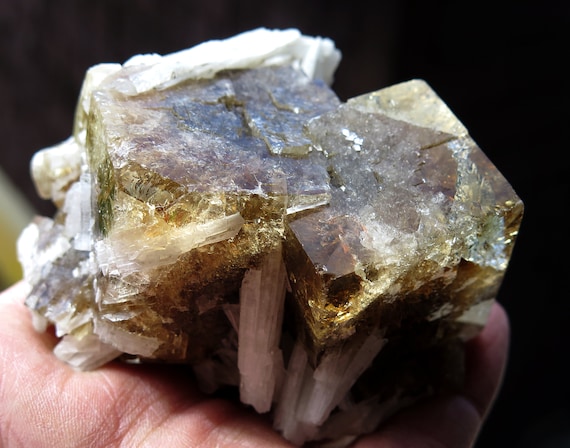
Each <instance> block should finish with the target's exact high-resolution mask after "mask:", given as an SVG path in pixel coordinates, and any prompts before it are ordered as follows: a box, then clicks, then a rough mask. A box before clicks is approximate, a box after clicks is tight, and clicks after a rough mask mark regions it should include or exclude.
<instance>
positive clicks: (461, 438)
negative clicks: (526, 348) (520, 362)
mask: <svg viewBox="0 0 570 448" xmlns="http://www.w3.org/2000/svg"><path fill="white" fill-rule="evenodd" d="M508 346H509V323H508V319H507V316H506V313H505V311H504V309H503V308H502V307H501V306H500V305H499V304H495V305H494V306H493V309H492V311H491V314H490V317H489V320H488V323H487V325H486V327H485V328H484V329H483V331H482V332H481V333H480V334H479V335H478V336H477V337H476V338H475V339H474V340H472V341H470V342H469V343H468V344H467V347H466V358H467V364H466V367H467V376H466V386H465V391H464V393H463V394H462V395H454V396H450V397H438V398H435V399H432V400H429V401H426V402H425V403H420V404H419V405H417V406H414V407H411V408H409V409H407V410H405V411H402V412H401V413H399V414H398V415H396V416H395V417H394V418H393V419H391V420H390V421H389V422H387V423H386V425H384V426H383V427H382V428H381V429H380V431H379V432H377V433H376V434H372V435H369V436H366V437H363V438H362V440H360V441H359V442H358V443H357V444H356V445H355V447H358V448H372V447H382V448H395V447H398V448H405V447H442V448H443V447H448V448H464V447H471V446H473V444H474V443H475V441H476V438H477V435H478V433H479V431H480V429H481V426H482V424H483V421H484V419H485V417H486V415H487V413H488V411H489V409H490V407H491V406H492V403H493V401H494V399H495V396H496V394H497V391H498V390H499V387H500V385H501V381H502V378H503V373H504V369H505V365H506V361H507V354H508Z"/></svg>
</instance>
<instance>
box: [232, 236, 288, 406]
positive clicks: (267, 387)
mask: <svg viewBox="0 0 570 448" xmlns="http://www.w3.org/2000/svg"><path fill="white" fill-rule="evenodd" d="M286 284H287V274H286V271H285V265H284V264H283V258H282V255H281V247H279V249H278V250H276V251H275V252H273V253H271V254H269V255H268V256H267V257H266V259H265V260H264V262H263V263H262V264H261V266H260V267H259V268H258V269H250V270H249V271H248V272H247V273H246V274H245V276H244V279H243V282H242V286H241V290H240V321H239V333H238V334H239V350H238V367H239V371H240V375H241V384H240V397H241V401H242V402H244V403H247V404H251V405H252V406H253V407H254V408H255V409H256V410H257V411H258V412H267V411H269V410H270V408H271V405H272V402H273V399H274V398H273V396H274V393H275V392H276V391H277V390H278V388H279V386H280V380H281V378H282V376H283V356H282V354H281V350H280V348H279V342H280V339H281V322H282V320H283V302H284V300H285V291H286Z"/></svg>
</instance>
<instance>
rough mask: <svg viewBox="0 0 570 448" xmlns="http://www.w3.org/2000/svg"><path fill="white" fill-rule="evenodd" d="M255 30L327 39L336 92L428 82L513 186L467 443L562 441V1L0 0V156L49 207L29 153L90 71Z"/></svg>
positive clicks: (565, 311) (49, 134)
mask: <svg viewBox="0 0 570 448" xmlns="http://www.w3.org/2000/svg"><path fill="white" fill-rule="evenodd" d="M258 26H265V27H268V28H288V27H294V28H298V29H300V30H301V31H302V32H303V33H304V34H308V35H320V36H325V37H330V38H332V39H333V40H334V41H335V43H336V45H337V47H338V48H339V49H340V50H341V51H342V53H343V60H342V62H341V65H340V67H339V69H338V70H337V73H336V78H335V83H334V86H333V87H334V88H335V90H336V91H337V93H338V94H339V96H340V97H341V98H342V99H346V98H349V97H351V96H355V95H358V94H361V93H365V92H368V91H372V90H376V89H378V88H381V87H384V86H387V85H389V84H393V83H397V82H400V81H405V80H408V79H411V78H423V79H425V80H426V81H428V83H430V84H431V86H432V87H433V88H434V89H435V90H436V92H438V93H439V95H440V96H441V97H442V98H443V99H444V100H445V101H446V102H447V103H448V104H449V106H450V107H451V108H452V110H453V111H454V112H455V113H456V115H457V116H458V117H459V118H460V119H461V120H462V121H463V123H464V124H465V125H466V126H467V128H468V129H469V130H470V132H471V135H472V136H473V138H474V139H475V140H476V141H477V142H478V144H479V146H481V148H482V149H483V150H484V151H485V152H486V153H487V154H488V156H489V157H490V158H491V160H493V161H494V162H495V164H496V165H497V167H498V168H499V169H500V170H501V171H502V172H503V174H504V175H505V177H506V178H507V179H508V180H509V181H510V182H511V184H512V185H513V186H514V188H515V190H516V191H517V192H518V194H519V195H520V197H521V198H522V199H523V201H524V202H525V205H526V209H525V210H526V215H525V219H524V220H523V225H522V228H521V233H520V236H519V239H518V241H517V245H516V248H515V252H514V256H513V259H512V262H511V264H510V266H509V270H508V272H507V276H506V279H505V283H504V285H503V287H502V289H501V293H500V296H499V301H500V302H501V303H502V304H503V305H504V306H505V308H506V309H507V311H508V313H509V316H510V319H511V325H512V344H511V353H510V360H509V365H508V369H507V372H506V377H505V381H504V385H503V388H502V391H501V393H500V395H499V397H498V400H497V402H496V405H495V407H494V409H493V411H492V413H491V415H490V418H489V420H488V421H487V423H486V425H485V427H484V429H483V432H482V434H481V436H480V439H479V442H478V444H477V447H478V448H487V447H525V448H526V447H547V448H555V447H556V448H559V447H570V396H569V395H570V386H569V384H568V382H569V381H570V368H569V365H568V364H569V363H568V344H569V342H570V338H569V337H568V328H570V312H569V311H570V304H569V298H568V292H567V288H566V287H563V286H565V284H566V282H567V279H568V276H569V274H568V273H567V266H566V261H565V260H566V259H567V256H568V249H569V247H568V236H567V232H568V230H567V229H568V220H567V218H566V217H565V209H566V208H568V206H569V205H570V202H569V198H568V195H569V183H570V181H569V177H570V173H568V164H567V162H566V159H565V157H566V154H567V153H568V151H569V150H570V145H569V144H568V141H567V138H566V132H565V131H566V129H567V127H568V119H569V118H570V117H569V112H568V110H569V107H570V104H569V103H570V88H569V83H568V80H567V76H568V75H567V71H566V68H565V63H566V60H567V59H568V56H569V50H568V44H570V40H569V38H568V34H567V32H566V31H565V30H566V28H568V27H570V2H567V1H563V0H559V1H555V0H545V1H541V2H538V1H534V2H530V1H518V2H501V1H500V0H497V1H495V2H494V3H485V2H481V1H480V2H462V1H447V2H435V3H434V2H427V1H412V0H402V1H397V0H394V1H376V2H360V1H324V0H323V1H301V0H287V1H282V0H278V1H273V2H272V1H257V0H249V1H242V2H238V1H224V0H208V1H206V2H198V1H188V0H187V1H181V0H168V1H160V2H159V1H150V0H148V1H142V0H141V1H120V0H113V1H111V0H108V1H98V2H95V1H76V0H49V1H41V0H0V100H1V107H0V113H1V116H0V139H1V149H0V167H1V168H2V169H3V170H4V171H5V172H6V173H7V174H8V175H9V176H10V177H11V178H12V180H13V181H14V182H15V183H16V185H18V186H19V187H20V188H21V190H22V191H23V192H24V194H25V195H26V196H27V198H28V199H29V200H30V202H31V203H32V204H33V205H34V206H35V208H36V210H37V211H38V212H40V213H43V214H51V212H52V208H51V206H50V205H49V204H48V203H46V202H44V201H40V200H38V199H37V196H36V194H35V191H34V189H33V186H32V183H31V180H30V177H29V172H28V165H29V159H30V157H31V155H32V154H33V153H34V152H35V151H36V150H38V149H40V148H43V147H46V146H50V145H53V144H55V143H58V142H59V141H61V140H63V139H65V138H66V137H67V136H69V135H70V133H71V126H72V119H73V112H74V108H75V102H76V100H77V96H78V93H79V88H80V85H81V81H82V79H83V76H84V73H85V70H86V69H87V68H88V67H90V66H91V65H94V64H96V63H99V62H124V61H125V60H126V59H128V58H129V57H130V56H131V55H133V54H138V53H146V52H156V53H161V54H164V53H169V52H172V51H176V50H180V49H183V48H186V47H189V46H192V45H195V44H197V43H200V42H202V41H204V40H209V39H214V38H224V37H229V36H231V35H233V34H236V33H238V32H241V31H245V30H248V29H251V28H255V27H258ZM2 212H7V211H2Z"/></svg>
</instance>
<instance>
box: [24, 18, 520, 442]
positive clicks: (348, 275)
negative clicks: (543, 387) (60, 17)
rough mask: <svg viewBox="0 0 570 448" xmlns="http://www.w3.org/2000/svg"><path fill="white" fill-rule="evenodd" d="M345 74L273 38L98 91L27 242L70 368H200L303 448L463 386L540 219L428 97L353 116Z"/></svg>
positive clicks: (289, 38)
mask: <svg viewBox="0 0 570 448" xmlns="http://www.w3.org/2000/svg"><path fill="white" fill-rule="evenodd" d="M339 60H340V53H339V52H338V50H336V48H334V45H333V44H332V42H331V41H330V40H328V39H322V38H312V37H307V36H302V35H301V34H300V33H299V32H298V31H296V30H282V31H280V30H266V29H258V30H254V31H251V32H247V33H243V34H241V35H238V36H235V37H233V38H230V39H227V40H225V41H212V42H208V43H206V44H202V45H200V46H197V47H194V48H191V49H189V50H185V51H182V52H179V53H173V54H171V55H166V56H157V55H144V56H136V57H134V58H132V59H131V60H129V61H127V62H126V63H125V64H123V65H118V64H102V65H98V66H95V67H93V68H91V69H90V70H89V71H88V73H87V75H86V78H85V82H84V85H83V89H82V92H81V95H80V99H79V102H78V107H77V114H76V120H75V126H74V133H73V135H72V136H71V137H70V138H69V139H68V140H66V141H65V142H63V143H61V144H60V145H58V146H55V147H53V148H47V149H45V150H42V151H40V152H38V153H37V154H36V155H35V156H34V158H33V160H32V173H33V177H34V181H35V183H36V186H37V190H38V193H39V194H40V195H41V196H42V197H45V198H50V199H52V200H53V201H54V203H55V204H56V205H57V206H58V212H57V214H56V216H54V217H53V219H51V218H46V217H38V218H36V219H35V220H34V222H32V223H31V224H30V225H29V226H28V227H27V228H26V229H25V230H24V232H23V233H22V235H21V237H20V239H19V254H20V260H21V263H22V265H23V268H24V276H25V281H26V282H27V283H28V284H29V295H28V297H27V301H26V304H27V306H28V307H29V308H30V310H31V311H32V313H33V316H34V323H35V325H36V328H37V329H38V330H40V331H41V330H43V329H45V327H46V326H47V325H54V326H55V329H56V333H57V335H58V336H60V337H61V340H60V342H59V344H58V345H57V346H56V348H55V354H56V356H58V357H59V358H60V359H62V360H63V361H65V362H67V363H69V364H70V365H72V366H73V367H75V368H77V369H81V370H88V369H95V368H97V367H99V366H101V365H104V364H105V363H107V362H109V361H111V360H113V359H116V358H119V359H123V360H130V361H133V360H136V361H140V362H145V361H153V360H160V361H166V362H173V363H187V364H189V365H191V366H192V369H193V371H194V373H195V376H196V378H197V380H198V382H199V384H200V386H201V387H202V389H203V390H204V391H206V392H213V391H215V390H216V389H218V388H220V387H222V386H236V387H239V390H240V397H241V400H242V401H243V402H244V403H246V404H249V405H251V406H253V407H254V408H255V409H256V410H257V411H258V412H271V413H272V417H273V422H274V427H275V428H276V429H277V430H279V431H280V432H281V433H282V434H283V436H284V437H285V438H287V439H288V440H290V441H291V442H293V443H295V444H297V445H302V444H303V443H305V442H307V441H311V440H320V441H322V442H323V443H325V442H327V441H331V443H332V442H335V443H336V445H335V446H340V445H341V444H342V443H349V442H350V441H351V440H352V439H353V438H354V437H357V436H358V435H359V434H362V433H365V432H368V431H371V430H373V429H374V428H375V427H376V426H377V425H378V424H379V423H380V422H381V421H382V420H383V419H385V418H386V417H387V416H389V415H390V414H392V413H393V412H395V411H397V410H398V409H399V408H400V407H402V406H405V405H407V404H409V403H411V402H413V401H415V400H417V399H420V398H421V397H423V396H425V395H426V394H428V393H433V392H434V391H435V392H437V391H438V390H442V389H445V388H449V387H455V386H457V385H459V384H460V381H461V375H462V366H463V364H462V362H463V361H462V353H463V351H462V343H463V342H464V341H465V340H467V339H469V338H471V337H473V336H474V335H476V334H477V333H478V331H480V329H481V328H482V327H483V326H484V325H485V322H486V319H487V314H488V311H489V309H490V306H491V304H492V303H493V301H494V300H495V298H496V296H497V293H498V291H499V288H500V285H501V281H502V279H503V277H504V274H505V271H506V269H507V266H508V262H509V260H510V257H511V254H512V250H513V246H514V243H515V238H516V235H517V232H518V229H519V225H520V221H521V219H522V214H523V204H522V202H521V200H520V199H519V198H518V197H517V195H516V193H515V192H514V190H513V189H512V187H511V186H510V185H509V183H508V182H507V181H506V180H505V179H504V177H503V176H502V175H501V173H500V172H499V171H498V170H497V169H496V168H495V167H494V166H493V164H492V163H491V162H490V161H489V159H488V158H487V157H486V156H485V154H484V153H483V152H482V151H481V150H480V149H479V147H478V146H477V145H476V143H475V142H474V141H473V140H472V139H471V137H470V136H469V134H468V132H467V130H466V129H465V127H464V126H463V125H462V124H461V122H460V121H459V120H458V119H457V118H456V117H455V116H454V115H453V113H452V112H451V111H450V110H449V108H448V107H447V106H446V105H445V103H444V102H443V101H442V100H441V99H440V98H439V97H438V96H437V95H436V94H435V92H434V91H433V90H432V89H431V88H430V87H429V85H428V84H427V83H426V82H424V81H422V80H411V81H407V82H403V83H401V84H397V85H394V86H391V87H387V88H384V89H381V90H378V91H376V92H372V93H369V94H365V95H362V96H358V97H355V98H352V99H350V100H348V101H347V102H344V103H343V102H341V101H340V100H339V99H338V98H337V96H336V95H335V94H334V92H333V91H332V90H331V89H330V87H329V84H330V82H331V80H332V76H333V72H334V69H335V68H336V66H337V64H338V62H339Z"/></svg>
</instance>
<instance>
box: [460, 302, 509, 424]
mask: <svg viewBox="0 0 570 448" xmlns="http://www.w3.org/2000/svg"><path fill="white" fill-rule="evenodd" d="M509 344H510V324H509V320H508V316H507V314H506V312H505V310H504V308H503V307H502V306H501V305H500V304H498V303H495V304H494V305H493V308H492V309H491V314H490V316H489V320H488V323H487V325H486V326H485V328H484V329H483V331H482V332H481V334H480V335H479V336H478V337H476V338H475V339H473V340H472V341H470V342H468V343H467V346H466V355H467V356H466V361H467V366H466V371H467V376H466V385H465V396H466V397H468V398H469V400H471V401H472V402H473V404H474V405H475V407H476V409H477V411H478V412H479V414H480V415H481V416H482V418H483V419H484V418H485V417H486V416H487V414H488V413H489V410H490V408H491V406H492V405H493V402H494V401H495V398H496V395H497V393H498V391H499V389H500V386H501V383H502V381H503V376H504V372H505V368H506V364H507V360H508V351H509Z"/></svg>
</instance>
